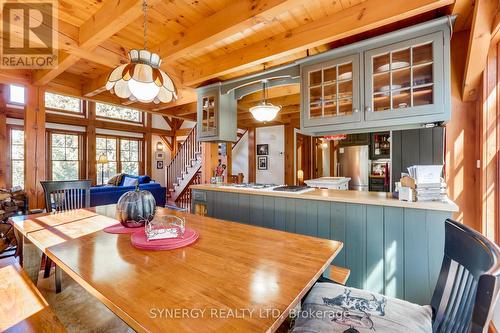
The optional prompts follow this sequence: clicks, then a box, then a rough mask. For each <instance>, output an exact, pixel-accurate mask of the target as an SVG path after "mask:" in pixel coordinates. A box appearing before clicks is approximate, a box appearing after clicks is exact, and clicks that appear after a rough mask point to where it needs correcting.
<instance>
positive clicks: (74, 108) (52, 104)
mask: <svg viewBox="0 0 500 333" xmlns="http://www.w3.org/2000/svg"><path fill="white" fill-rule="evenodd" d="M45 107H46V108H48V109H57V110H64V111H70V112H78V113H80V112H82V102H81V100H80V99H78V98H75V97H70V96H63V95H59V94H53V93H50V92H46V93H45Z"/></svg>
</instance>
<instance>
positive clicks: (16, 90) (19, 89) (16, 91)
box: [8, 84, 26, 105]
mask: <svg viewBox="0 0 500 333" xmlns="http://www.w3.org/2000/svg"><path fill="white" fill-rule="evenodd" d="M25 93H26V89H25V88H24V87H23V86H20V85H17V84H10V85H9V100H8V104H14V105H24V104H25V103H26V101H25Z"/></svg>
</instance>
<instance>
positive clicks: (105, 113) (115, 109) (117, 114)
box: [95, 103, 142, 123]
mask: <svg viewBox="0 0 500 333" xmlns="http://www.w3.org/2000/svg"><path fill="white" fill-rule="evenodd" d="M95 114H96V116H97V117H104V118H112V119H117V120H126V121H133V122H137V123H140V122H141V121H142V112H140V111H137V110H134V109H130V108H125V107H121V106H117V105H111V104H103V103H96V104H95Z"/></svg>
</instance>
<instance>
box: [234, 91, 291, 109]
mask: <svg viewBox="0 0 500 333" xmlns="http://www.w3.org/2000/svg"><path fill="white" fill-rule="evenodd" d="M267 102H268V103H271V104H274V105H281V106H288V105H298V104H300V95H299V94H294V95H286V96H280V97H274V98H268V99H267ZM259 103H260V100H257V101H251V102H249V101H246V100H243V99H242V100H239V101H238V109H244V110H246V111H248V109H249V108H251V107H252V106H255V105H257V104H259Z"/></svg>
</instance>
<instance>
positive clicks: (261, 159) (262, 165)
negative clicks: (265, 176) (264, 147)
mask: <svg viewBox="0 0 500 333" xmlns="http://www.w3.org/2000/svg"><path fill="white" fill-rule="evenodd" d="M257 169H258V170H267V156H258V157H257Z"/></svg>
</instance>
